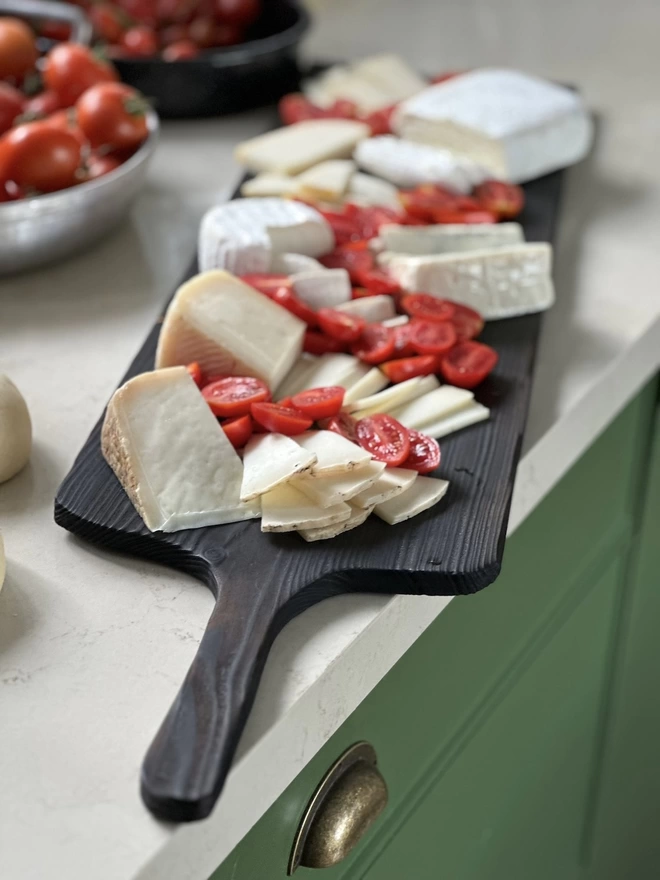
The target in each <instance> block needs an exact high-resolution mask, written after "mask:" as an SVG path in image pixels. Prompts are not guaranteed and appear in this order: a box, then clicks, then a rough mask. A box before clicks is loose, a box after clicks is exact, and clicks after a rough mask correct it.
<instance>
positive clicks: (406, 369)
mask: <svg viewBox="0 0 660 880" xmlns="http://www.w3.org/2000/svg"><path fill="white" fill-rule="evenodd" d="M380 368H381V370H382V371H383V372H384V373H385V375H386V376H387V378H388V379H389V380H390V382H394V383H395V384H397V383H399V382H404V381H405V380H406V379H414V378H415V376H430V375H431V373H437V371H438V359H437V357H436V356H435V355H432V354H420V355H416V356H415V357H407V358H399V359H398V360H395V361H388V362H387V363H386V364H381V365H380Z"/></svg>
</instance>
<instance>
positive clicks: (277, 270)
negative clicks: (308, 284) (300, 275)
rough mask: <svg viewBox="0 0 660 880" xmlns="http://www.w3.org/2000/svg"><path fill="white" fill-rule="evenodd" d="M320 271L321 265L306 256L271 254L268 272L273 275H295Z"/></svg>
mask: <svg viewBox="0 0 660 880" xmlns="http://www.w3.org/2000/svg"><path fill="white" fill-rule="evenodd" d="M310 269H315V270H316V271H320V270H321V269H323V265H322V264H321V263H319V261H318V260H315V259H314V257H308V256H307V255H306V254H273V259H272V260H271V264H270V271H271V272H273V274H275V275H295V274H296V272H309V270H310Z"/></svg>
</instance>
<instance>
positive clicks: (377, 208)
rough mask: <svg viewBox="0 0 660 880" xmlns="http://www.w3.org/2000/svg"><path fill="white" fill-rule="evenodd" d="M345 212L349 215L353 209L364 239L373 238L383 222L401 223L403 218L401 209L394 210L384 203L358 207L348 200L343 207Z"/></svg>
mask: <svg viewBox="0 0 660 880" xmlns="http://www.w3.org/2000/svg"><path fill="white" fill-rule="evenodd" d="M345 211H346V213H348V214H349V215H350V214H351V212H352V211H353V212H354V213H355V219H356V222H357V224H358V226H359V228H360V230H361V231H362V237H363V239H364V240H368V239H371V238H374V236H376V235H378V232H379V231H380V227H381V226H383V225H384V224H385V223H401V220H402V219H403V212H402V211H394V210H393V209H392V208H388V207H386V206H385V205H369V206H367V207H360V206H359V205H353V204H351V203H350V202H349V203H348V204H347V205H346V207H345Z"/></svg>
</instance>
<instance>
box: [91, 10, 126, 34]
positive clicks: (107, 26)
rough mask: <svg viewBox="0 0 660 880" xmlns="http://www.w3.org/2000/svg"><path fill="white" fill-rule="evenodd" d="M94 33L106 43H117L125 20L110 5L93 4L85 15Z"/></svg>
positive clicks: (124, 26)
mask: <svg viewBox="0 0 660 880" xmlns="http://www.w3.org/2000/svg"><path fill="white" fill-rule="evenodd" d="M87 15H88V17H89V20H90V21H91V23H92V26H93V28H94V32H95V33H96V34H97V35H98V36H99V37H101V39H102V40H104V41H105V42H106V43H117V42H119V39H120V38H121V35H122V34H123V32H124V30H125V28H126V26H127V19H126V16H124V15H123V14H122V12H121V11H120V10H119V9H117V7H116V6H113V5H112V4H111V3H93V4H92V5H91V7H90V8H89V11H88V13H87Z"/></svg>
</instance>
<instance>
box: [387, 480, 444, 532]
mask: <svg viewBox="0 0 660 880" xmlns="http://www.w3.org/2000/svg"><path fill="white" fill-rule="evenodd" d="M448 488H449V483H448V482H447V481H446V480H438V479H436V478H435V477H417V479H416V480H415V482H414V483H413V484H412V485H411V486H410V487H409V488H408V489H406V491H405V492H402V493H401V495H397V496H396V497H395V498H390V500H389V501H383V502H382V503H381V504H377V505H376V507H375V508H374V513H375V514H376V516H379V517H380V518H381V519H384V520H385V522H386V523H389V524H390V525H391V526H393V525H396V524H397V523H400V522H404V520H407V519H411V518H412V517H413V516H417V514H418V513H422V511H424V510H428V509H429V507H433V505H434V504H437V503H438V501H440V499H441V498H444V496H445V495H446V494H447V489H448Z"/></svg>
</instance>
